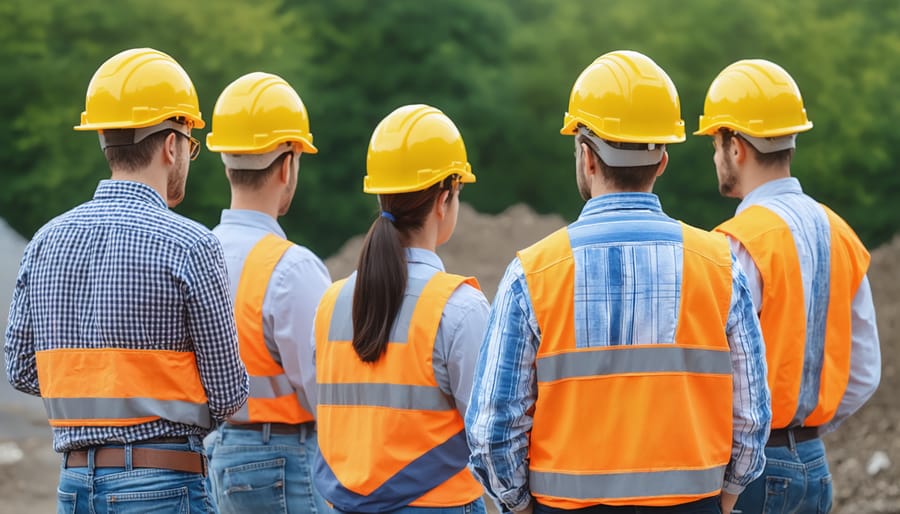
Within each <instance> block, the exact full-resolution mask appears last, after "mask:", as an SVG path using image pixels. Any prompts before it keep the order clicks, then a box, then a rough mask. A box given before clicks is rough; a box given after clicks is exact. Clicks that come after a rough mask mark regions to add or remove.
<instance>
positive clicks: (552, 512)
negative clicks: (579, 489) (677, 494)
mask: <svg viewBox="0 0 900 514" xmlns="http://www.w3.org/2000/svg"><path fill="white" fill-rule="evenodd" d="M720 503H721V501H720V500H719V497H718V496H713V497H711V498H704V499H702V500H698V501H695V502H690V503H684V504H681V505H673V506H671V507H637V506H613V505H594V506H592V507H585V508H583V509H575V510H565V509H556V508H553V507H548V506H546V505H541V504H540V503H537V502H535V504H534V514H559V513H563V512H578V513H580V514H607V513H609V514H721V513H722V508H721V506H720Z"/></svg>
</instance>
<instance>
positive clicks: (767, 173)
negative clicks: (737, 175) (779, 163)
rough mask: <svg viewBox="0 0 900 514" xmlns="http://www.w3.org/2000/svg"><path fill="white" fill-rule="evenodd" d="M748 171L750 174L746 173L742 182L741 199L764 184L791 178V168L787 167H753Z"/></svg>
mask: <svg viewBox="0 0 900 514" xmlns="http://www.w3.org/2000/svg"><path fill="white" fill-rule="evenodd" d="M747 171H748V172H747V173H744V177H743V179H742V180H741V196H740V197H741V198H742V199H743V198H744V197H745V196H747V195H748V194H750V193H752V192H753V191H754V190H755V189H756V188H758V187H759V186H761V185H763V184H767V183H769V182H772V181H773V180H779V179H783V178H789V177H790V176H791V168H790V167H787V166H785V167H779V168H763V167H760V166H753V167H752V168H750V169H748V170H747Z"/></svg>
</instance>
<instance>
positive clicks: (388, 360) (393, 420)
mask: <svg viewBox="0 0 900 514" xmlns="http://www.w3.org/2000/svg"><path fill="white" fill-rule="evenodd" d="M464 283H466V284H469V285H471V286H473V287H476V288H477V287H478V282H477V281H476V280H475V279H474V278H466V277H461V276H458V275H451V274H448V273H443V272H439V273H436V274H435V275H434V276H433V277H432V278H431V279H430V280H428V281H424V280H416V279H410V280H409V283H408V284H407V290H406V296H405V298H404V300H403V304H402V306H401V308H400V311H399V313H398V315H397V319H396V320H395V321H394V325H393V329H392V331H391V335H390V342H389V343H388V346H387V350H386V352H385V353H384V355H382V356H381V358H380V359H378V360H377V361H376V362H372V363H367V362H363V361H361V360H360V359H359V357H358V356H357V355H356V352H355V351H354V349H353V344H352V339H353V324H352V318H351V312H352V300H353V290H354V286H355V278H352V277H351V279H345V280H341V281H338V282H336V283H335V284H333V285H332V286H331V288H330V289H328V291H327V292H326V293H325V295H324V296H323V298H322V300H321V302H320V303H319V310H318V314H317V316H316V322H315V334H316V375H317V378H316V380H317V382H318V385H317V390H318V420H317V422H318V425H319V450H320V456H319V459H318V461H317V466H316V485H317V488H318V489H319V491H320V492H321V493H322V495H323V496H324V497H325V499H327V500H328V501H329V502H331V503H332V504H334V505H335V507H337V508H338V509H340V510H343V511H351V512H385V511H390V510H394V509H397V508H400V507H404V506H407V505H410V506H416V507H452V506H460V505H465V504H467V503H470V502H472V501H474V500H476V499H477V498H479V497H480V496H481V495H482V493H483V490H482V488H481V486H480V485H479V484H478V483H477V482H476V481H475V478H474V477H473V476H472V474H471V472H469V469H468V468H467V463H468V459H469V449H468V446H467V444H466V436H465V430H464V425H463V418H462V416H461V415H460V414H459V412H458V411H457V410H456V406H455V403H454V401H453V399H452V398H450V397H448V396H447V395H445V394H444V393H443V392H442V391H441V389H440V388H439V386H438V383H437V380H436V379H435V376H434V369H433V368H432V353H433V351H434V344H435V338H436V337H437V333H438V328H439V326H440V322H441V317H442V313H443V311H444V307H445V305H446V304H447V301H448V300H449V298H450V295H452V294H453V292H454V291H455V290H456V289H457V288H458V287H460V286H461V285H462V284H464Z"/></svg>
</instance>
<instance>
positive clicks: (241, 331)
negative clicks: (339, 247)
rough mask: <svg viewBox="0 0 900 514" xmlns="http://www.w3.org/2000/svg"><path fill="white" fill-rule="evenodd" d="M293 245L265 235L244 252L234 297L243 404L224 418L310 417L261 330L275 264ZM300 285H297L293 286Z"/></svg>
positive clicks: (291, 419) (296, 419)
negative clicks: (244, 377)
mask: <svg viewBox="0 0 900 514" xmlns="http://www.w3.org/2000/svg"><path fill="white" fill-rule="evenodd" d="M293 245H294V244H293V243H291V242H290V241H288V240H286V239H283V238H281V237H278V236H276V235H274V234H267V235H265V236H264V237H263V238H262V239H260V240H259V242H257V243H256V245H254V246H253V248H252V249H251V250H250V253H248V254H247V258H246V259H245V260H244V267H243V269H242V271H241V280H240V282H239V283H238V288H237V294H236V295H235V298H234V317H235V321H236V322H237V332H238V342H239V344H240V352H241V360H243V361H244V365H245V366H247V374H248V375H249V376H250V396H249V398H247V403H246V404H244V406H243V407H241V408H240V410H238V411H237V412H235V413H234V414H232V415H231V417H229V418H228V419H229V421H231V422H234V423H290V424H298V423H305V422H307V421H312V420H313V415H312V414H310V412H309V406H308V405H307V401H306V399H305V398H304V396H303V394H302V392H300V391H296V390H295V389H294V387H293V385H292V384H291V382H290V380H289V379H288V376H287V375H286V374H285V372H284V368H283V367H282V366H281V355H280V354H279V352H278V348H277V347H276V346H275V344H274V342H270V341H267V338H266V334H265V330H264V328H263V312H262V311H263V302H264V301H265V298H266V291H267V290H268V288H269V281H270V280H271V278H272V273H273V272H274V271H275V266H277V265H278V263H279V262H280V261H281V258H282V257H283V256H284V253H285V252H287V251H288V250H289V249H290V248H291V247H292V246H293ZM298 286H302V284H298Z"/></svg>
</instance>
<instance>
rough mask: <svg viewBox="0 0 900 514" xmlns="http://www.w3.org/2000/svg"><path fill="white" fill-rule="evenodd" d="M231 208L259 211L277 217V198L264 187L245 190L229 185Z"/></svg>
mask: <svg viewBox="0 0 900 514" xmlns="http://www.w3.org/2000/svg"><path fill="white" fill-rule="evenodd" d="M231 208H232V209H243V210H248V211H259V212H261V213H263V214H268V215H269V216H271V217H272V218H273V219H276V220H277V219H278V199H277V196H275V195H273V194H272V193H271V192H269V191H266V190H265V188H263V189H261V190H258V191H247V190H244V189H242V188H236V187H234V186H232V187H231Z"/></svg>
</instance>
